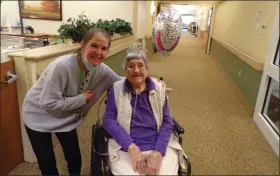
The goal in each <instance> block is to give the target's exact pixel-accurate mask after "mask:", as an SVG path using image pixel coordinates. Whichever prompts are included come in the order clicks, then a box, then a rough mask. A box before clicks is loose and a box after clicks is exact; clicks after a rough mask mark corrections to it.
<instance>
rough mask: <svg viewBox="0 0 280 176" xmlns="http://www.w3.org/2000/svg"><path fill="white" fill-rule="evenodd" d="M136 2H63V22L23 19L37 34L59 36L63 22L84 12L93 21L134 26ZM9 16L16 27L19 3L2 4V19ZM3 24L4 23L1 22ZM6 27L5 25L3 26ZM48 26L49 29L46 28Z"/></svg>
mask: <svg viewBox="0 0 280 176" xmlns="http://www.w3.org/2000/svg"><path fill="white" fill-rule="evenodd" d="M134 3H137V2H135V1H62V21H49V20H40V19H23V22H24V24H28V25H31V26H32V27H33V28H34V29H35V32H37V33H51V34H57V30H58V28H59V27H60V25H61V24H62V23H63V22H66V21H67V19H68V18H70V17H75V18H76V17H77V16H78V15H79V14H81V13H82V12H84V14H85V15H87V16H88V17H89V18H90V19H91V20H92V21H97V20H98V19H100V18H101V19H103V20H105V19H107V20H111V19H115V18H121V19H123V20H126V21H128V22H131V23H132V26H133V25H134V23H135V21H134V19H133V16H134V11H133V5H134ZM5 15H7V16H9V21H7V22H9V23H10V24H11V25H15V24H16V22H15V20H16V19H19V12H18V2H17V1H3V2H2V4H1V19H3V17H4V16H5ZM1 24H2V22H1ZM3 25H4V24H3ZM46 26H47V27H46Z"/></svg>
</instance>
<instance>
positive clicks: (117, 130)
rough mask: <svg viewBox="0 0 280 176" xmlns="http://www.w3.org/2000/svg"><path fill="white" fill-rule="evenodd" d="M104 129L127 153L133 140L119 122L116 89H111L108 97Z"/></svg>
mask: <svg viewBox="0 0 280 176" xmlns="http://www.w3.org/2000/svg"><path fill="white" fill-rule="evenodd" d="M103 128H104V129H105V130H106V131H107V132H108V133H109V134H110V135H111V136H112V137H113V138H114V139H115V140H116V142H117V143H118V144H119V145H120V146H121V147H122V148H123V149H124V150H126V151H127V149H128V147H129V145H130V144H131V143H132V142H133V139H132V138H131V137H130V136H129V135H128V134H127V133H126V131H125V130H124V128H122V127H121V126H120V125H119V123H118V121H117V107H116V104H115V95H114V89H113V88H111V89H110V90H109V91H108V95H107V106H106V111H105V113H104V117H103Z"/></svg>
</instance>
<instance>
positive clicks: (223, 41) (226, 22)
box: [210, 1, 279, 109]
mask: <svg viewBox="0 0 280 176" xmlns="http://www.w3.org/2000/svg"><path fill="white" fill-rule="evenodd" d="M278 6H279V3H278V2H277V1H225V2H221V3H220V4H218V5H217V6H216V12H215V13H214V14H213V15H215V17H214V21H213V31H212V36H211V37H212V40H211V46H210V54H211V55H213V56H215V58H216V59H217V61H218V62H219V63H220V65H221V66H222V67H223V69H224V71H225V72H226V73H227V74H228V75H229V77H230V78H231V79H232V81H233V82H234V83H235V84H236V86H237V87H238V89H240V91H241V92H242V94H243V95H244V97H245V98H246V100H247V101H248V103H249V105H250V106H251V108H252V109H253V108H254V106H255V103H256V98H257V94H258V90H259V85H260V81H261V76H262V70H263V65H264V62H265V60H266V59H267V52H268V47H269V41H270V39H271V37H272V36H271V35H272V28H273V27H274V20H275V18H279V15H277V14H276V9H277V8H278ZM260 10H261V11H262V12H261V13H260V15H261V20H260V24H266V29H265V31H264V32H263V31H262V30H261V28H260V27H259V28H258V29H257V28H256V23H257V20H256V13H257V12H258V11H260ZM225 45H226V46H227V47H225ZM229 48H231V49H229ZM232 50H234V52H232ZM241 56H242V57H241ZM244 57H245V59H244Z"/></svg>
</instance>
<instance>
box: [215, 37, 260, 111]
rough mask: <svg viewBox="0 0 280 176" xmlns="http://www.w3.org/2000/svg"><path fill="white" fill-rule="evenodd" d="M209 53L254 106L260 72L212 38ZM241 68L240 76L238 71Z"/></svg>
mask: <svg viewBox="0 0 280 176" xmlns="http://www.w3.org/2000/svg"><path fill="white" fill-rule="evenodd" d="M210 55H212V56H214V57H215V58H216V59H217V60H218V62H219V63H220V64H221V66H222V67H223V68H224V70H225V71H226V73H227V74H228V75H229V76H230V78H231V79H232V80H233V81H234V82H235V84H236V85H237V87H238V88H239V89H240V90H241V92H242V93H243V95H244V96H245V98H246V99H247V101H248V102H249V104H250V105H251V106H253V107H254V106H255V104H256V100H257V95H258V91H259V86H260V82H261V78H262V72H261V71H258V70H256V69H254V68H253V67H251V66H250V65H248V64H247V63H246V62H244V61H243V60H241V59H240V58H239V57H237V56H236V55H235V54H233V53H232V52H230V51H229V50H227V49H226V48H224V47H223V46H222V45H221V44H219V43H218V42H217V41H215V40H214V39H212V41H211V46H210ZM240 70H241V76H239V75H238V74H239V71H240Z"/></svg>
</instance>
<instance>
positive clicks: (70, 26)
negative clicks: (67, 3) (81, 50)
mask: <svg viewBox="0 0 280 176" xmlns="http://www.w3.org/2000/svg"><path fill="white" fill-rule="evenodd" d="M91 26H92V22H91V21H90V19H88V18H87V16H86V15H84V14H83V13H82V14H80V15H78V18H77V19H76V18H69V19H68V20H67V23H66V24H62V25H61V26H60V28H59V29H58V31H57V32H58V33H59V36H60V37H61V38H69V37H71V38H72V39H73V41H75V42H80V41H82V39H83V36H84V34H85V32H86V31H87V30H89V29H90V27H91Z"/></svg>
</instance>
